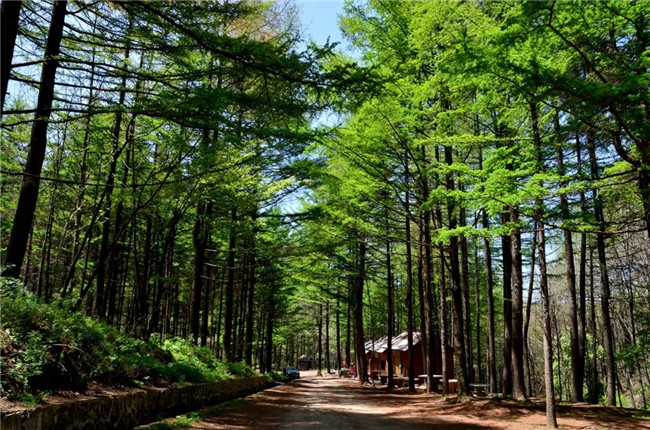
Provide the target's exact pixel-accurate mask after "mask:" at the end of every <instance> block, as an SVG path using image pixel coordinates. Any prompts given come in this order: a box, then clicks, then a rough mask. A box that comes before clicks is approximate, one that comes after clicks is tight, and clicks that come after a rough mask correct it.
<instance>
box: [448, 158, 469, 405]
mask: <svg viewBox="0 0 650 430" xmlns="http://www.w3.org/2000/svg"><path fill="white" fill-rule="evenodd" d="M445 162H446V163H447V165H448V166H451V165H452V164H453V156H452V148H451V147H449V146H446V147H445ZM446 182H447V191H448V192H453V191H454V188H455V187H454V179H453V177H452V175H451V174H447V179H446ZM454 208H455V202H454V201H453V197H448V202H447V217H448V219H449V229H450V230H453V229H455V228H456V226H457V223H456V215H455V214H454ZM449 262H450V264H449V266H450V268H451V302H452V306H453V323H454V356H455V360H454V368H455V370H456V379H458V399H459V400H461V399H462V398H463V397H465V396H467V394H468V393H469V377H468V373H467V356H466V351H465V341H464V340H465V327H464V324H463V322H464V321H463V291H462V284H461V274H460V265H459V261H458V237H457V236H456V235H453V236H451V237H450V238H449Z"/></svg>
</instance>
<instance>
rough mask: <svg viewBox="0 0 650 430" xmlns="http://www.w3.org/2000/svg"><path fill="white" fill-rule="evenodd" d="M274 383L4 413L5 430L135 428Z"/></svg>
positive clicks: (243, 382) (212, 385)
mask: <svg viewBox="0 0 650 430" xmlns="http://www.w3.org/2000/svg"><path fill="white" fill-rule="evenodd" d="M271 385H272V383H270V382H269V381H268V379H267V378H266V376H253V377H247V378H238V379H229V380H226V381H219V382H206V383H202V384H192V385H186V386H183V387H172V388H166V389H162V390H160V389H150V390H142V391H138V392H135V393H128V394H123V395H117V396H106V397H97V398H93V399H84V400H78V401H74V402H69V403H62V404H57V405H44V406H37V407H35V408H33V409H30V410H26V411H21V412H16V413H14V414H9V415H7V416H4V414H3V416H2V421H1V424H0V429H2V430H14V429H15V430H50V429H51V430H57V429H66V430H67V429H70V430H82V429H132V428H133V427H136V426H138V425H141V424H147V423H150V422H153V421H156V420H159V419H161V418H164V417H170V416H175V415H178V414H183V413H187V412H191V411H194V410H197V409H201V408H203V407H206V406H210V405H214V404H216V403H220V402H225V401H228V400H233V399H236V398H239V397H244V396H247V395H250V394H253V393H256V392H258V391H261V390H264V389H265V388H268V387H270V386H271Z"/></svg>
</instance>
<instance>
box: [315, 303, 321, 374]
mask: <svg viewBox="0 0 650 430" xmlns="http://www.w3.org/2000/svg"><path fill="white" fill-rule="evenodd" d="M322 369H323V304H322V303H321V304H319V305H318V373H317V374H316V376H323V373H322Z"/></svg>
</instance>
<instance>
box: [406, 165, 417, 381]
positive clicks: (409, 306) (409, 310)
mask: <svg viewBox="0 0 650 430" xmlns="http://www.w3.org/2000/svg"><path fill="white" fill-rule="evenodd" d="M405 160H406V161H405V166H404V183H405V185H406V192H405V193H404V206H405V207H404V209H405V212H406V217H405V228H406V330H407V336H408V339H407V345H408V357H409V365H408V373H409V392H415V378H414V375H413V374H414V373H415V363H414V361H415V352H414V351H413V331H414V321H413V257H412V255H411V217H410V213H411V212H410V211H411V207H410V206H411V204H410V199H409V182H410V175H409V164H408V163H409V161H408V154H406V157H405Z"/></svg>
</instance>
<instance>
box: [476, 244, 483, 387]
mask: <svg viewBox="0 0 650 430" xmlns="http://www.w3.org/2000/svg"><path fill="white" fill-rule="evenodd" d="M474 251H475V253H474V288H475V294H476V297H475V300H476V302H475V303H476V369H477V382H479V383H483V370H482V366H481V362H482V358H481V291H480V288H479V285H480V279H479V270H480V269H479V264H478V244H477V246H476V247H475V248H474Z"/></svg>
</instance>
